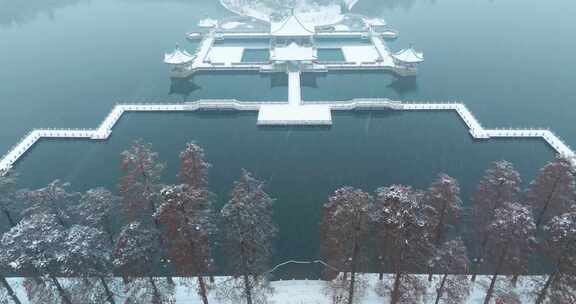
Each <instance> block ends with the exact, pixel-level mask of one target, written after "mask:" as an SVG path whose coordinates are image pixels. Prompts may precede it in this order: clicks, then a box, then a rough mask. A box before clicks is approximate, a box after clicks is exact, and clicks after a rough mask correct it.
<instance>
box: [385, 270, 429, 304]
mask: <svg viewBox="0 0 576 304" xmlns="http://www.w3.org/2000/svg"><path fill="white" fill-rule="evenodd" d="M426 290H427V288H426V284H425V280H423V279H421V278H420V277H419V276H418V275H413V274H404V275H402V276H401V277H398V276H395V279H394V280H393V281H380V282H379V284H378V285H377V286H376V290H375V291H376V294H378V295H379V296H381V297H389V298H394V297H396V298H397V300H396V303H402V304H420V303H424V297H425V296H426Z"/></svg>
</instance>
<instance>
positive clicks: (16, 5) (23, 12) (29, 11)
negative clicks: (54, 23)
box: [0, 0, 90, 27]
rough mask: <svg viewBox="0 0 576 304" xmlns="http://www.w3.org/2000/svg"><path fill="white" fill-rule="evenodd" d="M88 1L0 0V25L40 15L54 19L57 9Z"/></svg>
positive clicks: (22, 21) (23, 22)
mask: <svg viewBox="0 0 576 304" xmlns="http://www.w3.org/2000/svg"><path fill="white" fill-rule="evenodd" d="M88 2H90V0H25V1H14V0H0V26H3V27H10V26H12V25H23V24H25V23H28V22H30V21H33V20H34V19H36V18H37V17H38V16H40V15H46V16H48V18H50V19H51V20H54V18H55V11H56V10H57V9H60V8H64V7H67V6H71V5H76V4H78V3H88Z"/></svg>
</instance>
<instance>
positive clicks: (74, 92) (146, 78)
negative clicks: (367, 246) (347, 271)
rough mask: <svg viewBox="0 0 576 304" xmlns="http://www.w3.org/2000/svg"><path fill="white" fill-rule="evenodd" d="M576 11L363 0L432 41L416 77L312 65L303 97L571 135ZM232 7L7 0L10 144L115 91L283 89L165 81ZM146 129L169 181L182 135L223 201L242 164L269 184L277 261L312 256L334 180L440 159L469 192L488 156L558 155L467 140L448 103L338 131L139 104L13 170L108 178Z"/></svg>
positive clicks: (345, 121)
mask: <svg viewBox="0 0 576 304" xmlns="http://www.w3.org/2000/svg"><path fill="white" fill-rule="evenodd" d="M575 9H576V3H575V2H573V1H570V0H550V1H547V2H541V1H534V0H528V1H526V0H509V1H488V0H470V1H459V0H437V1H425V0H421V1H418V0H415V1H379V0H361V1H360V3H359V5H358V7H357V8H356V9H355V10H356V11H357V12H361V13H366V14H370V15H372V16H383V17H385V18H386V20H388V22H389V23H390V24H391V25H393V26H394V27H396V28H397V29H398V30H399V31H400V34H401V36H400V38H399V39H398V40H397V41H395V42H393V43H391V47H392V48H393V49H398V48H401V47H405V46H407V45H408V44H409V43H412V42H414V43H416V46H417V47H418V48H421V49H423V50H424V52H425V57H426V62H425V63H424V65H423V66H422V67H421V70H420V75H419V76H418V77H417V78H408V79H400V80H399V79H396V78H395V77H394V76H392V75H389V74H381V73H331V74H327V75H304V76H303V80H302V83H303V85H304V91H303V94H304V98H305V99H306V100H346V99H350V98H354V97H389V98H393V99H403V100H437V101H438V100H451V101H462V102H465V103H466V104H467V105H468V107H469V108H470V109H471V110H472V111H473V112H474V113H475V114H476V116H477V117H478V119H479V120H480V121H481V122H482V123H483V124H484V125H485V126H488V127H505V126H512V127H526V126H530V127H547V126H549V127H551V128H552V129H553V130H554V131H556V133H558V134H559V135H560V136H561V137H562V138H564V139H565V140H566V141H567V142H568V143H571V144H572V145H574V146H576V133H575V131H576V127H575V125H574V117H575V115H576V107H575V106H574V104H573V103H574V100H575V99H574V97H573V93H574V89H573V88H574V85H575V84H576V82H575V78H574V74H573V73H574V71H575V70H576V61H575V59H574V58H575V57H574V56H573V54H575V53H576V42H575V41H574V39H572V36H573V33H572V31H573V29H574V27H575V21H574V18H573V12H574V11H575ZM229 15H230V14H229V13H227V12H226V11H225V10H224V9H223V8H221V7H220V6H219V4H218V3H217V2H216V1H208V0H204V1H200V0H194V1H175V0H174V1H162V2H161V3H160V2H158V1H138V0H101V1H74V0H63V1H58V0H52V1H38V0H36V1H27V2H21V1H17V2H14V1H6V0H0V106H1V108H0V109H1V110H0V151H2V152H3V151H5V150H7V149H8V148H9V147H10V146H11V145H12V144H14V143H15V142H16V141H17V140H18V138H19V137H20V136H22V135H24V134H25V133H26V131H27V130H29V129H31V128H34V127H94V126H96V125H98V123H99V122H100V121H101V120H102V119H103V118H104V116H105V115H106V114H107V113H108V111H109V110H110V108H111V107H112V105H113V104H115V103H116V102H123V101H145V100H149V101H159V100H160V101H182V100H193V99H198V98H237V99H240V100H285V99H286V77H285V76H284V75H259V74H256V73H255V74H236V73H232V74H230V73H202V74H199V75H197V76H195V77H194V79H193V80H192V81H177V82H171V81H170V79H169V77H168V73H167V68H166V67H165V66H164V65H163V64H162V62H161V60H162V55H163V52H164V51H168V50H170V49H172V48H173V47H174V45H175V44H176V43H179V44H180V45H182V46H186V47H188V48H189V50H190V51H192V50H193V47H194V45H192V44H190V43H188V42H186V41H185V39H184V33H185V32H186V31H189V30H194V29H195V24H196V23H197V21H198V20H199V19H202V18H204V17H207V16H211V17H216V18H218V17H223V16H229ZM170 93H172V94H170ZM140 137H141V138H144V139H145V140H147V141H150V142H152V143H153V144H154V146H155V148H156V149H157V150H158V151H159V152H160V155H161V157H162V158H163V159H165V160H166V161H167V165H168V170H167V172H166V182H171V181H174V180H175V178H174V175H175V172H176V169H177V154H178V152H179V150H180V149H182V148H183V147H184V145H185V143H186V142H187V141H190V140H194V141H197V142H198V143H200V144H201V145H202V146H204V147H205V149H206V151H207V155H208V158H209V160H210V161H211V162H212V163H213V165H214V167H213V170H212V172H211V184H212V187H213V189H214V191H215V192H216V193H217V194H218V195H219V198H220V200H221V201H220V203H222V202H223V201H224V200H225V199H226V196H227V193H228V191H229V189H230V186H231V184H232V181H233V180H234V179H235V178H237V177H238V175H239V172H240V168H247V169H248V170H251V171H253V172H254V173H255V174H256V175H258V176H259V177H260V178H262V179H264V180H266V181H267V182H268V189H269V192H270V193H271V194H272V195H273V196H274V197H276V198H277V202H276V217H277V220H278V223H279V225H280V231H281V234H280V238H279V241H278V244H277V254H276V256H275V260H284V259H288V258H301V259H304V258H306V259H308V258H313V257H315V256H316V254H317V251H318V243H317V241H318V238H317V232H316V231H317V223H318V217H319V210H320V207H321V204H322V203H324V202H325V200H326V198H327V196H328V194H329V193H330V192H331V191H332V190H334V189H335V188H336V187H339V186H342V185H348V184H350V185H353V186H358V187H362V188H364V189H366V190H370V191H372V190H374V189H375V188H376V187H378V186H382V185H386V184H390V183H406V184H411V185H414V186H417V187H425V186H426V185H427V184H428V183H429V182H430V181H431V180H432V178H433V177H434V175H436V174H437V173H438V172H440V171H444V172H447V173H448V174H451V175H453V176H455V177H456V178H458V179H459V180H460V182H461V183H462V188H463V193H464V198H465V199H467V198H468V197H469V195H470V192H471V190H472V189H473V186H474V183H475V182H476V181H477V180H478V179H479V177H480V176H481V174H482V171H483V170H484V169H485V168H486V167H487V166H488V164H489V163H490V162H491V161H494V160H498V159H508V160H510V161H513V162H514V163H515V164H516V166H517V168H518V169H519V170H520V172H521V173H522V175H523V177H524V179H525V180H530V179H531V178H532V177H533V176H534V174H535V172H536V170H537V169H538V168H539V167H540V166H542V165H543V164H544V163H545V162H546V161H548V160H549V159H550V158H551V157H552V155H553V153H552V151H551V150H550V149H549V148H548V147H547V146H545V144H544V143H543V142H541V141H536V140H528V141H508V140H491V141H487V142H478V141H473V140H472V139H471V138H470V136H469V135H468V134H467V132H466V129H465V127H464V125H463V124H462V123H461V122H460V120H459V119H458V118H457V116H456V115H455V114H454V113H396V112H377V113H338V114H336V115H335V116H334V125H333V127H332V128H329V129H325V128H258V127H257V126H256V114H210V113H198V114H182V113H178V114H174V113H173V114H166V113H164V114H160V113H148V114H130V115H128V116H126V117H124V118H123V119H122V120H121V121H120V123H119V124H118V126H117V127H116V128H115V130H114V133H113V135H112V137H111V138H110V140H109V141H107V142H100V143H96V142H87V141H61V140H58V141H51V140H45V141H42V142H40V144H38V145H37V146H36V147H35V148H34V149H33V150H32V151H31V153H29V154H28V155H27V156H26V157H25V158H24V159H23V160H22V161H21V162H20V163H19V164H18V166H17V170H18V171H19V173H20V174H21V186H22V187H38V186H41V185H44V184H45V183H47V182H49V181H51V180H52V179H55V178H61V179H63V180H67V181H71V182H72V183H73V187H74V188H76V189H78V190H82V189H87V188H90V187H95V186H99V185H104V186H108V187H110V188H114V187H115V183H116V181H117V178H118V175H119V169H118V167H119V153H120V152H121V151H122V150H124V149H126V148H128V147H129V145H130V142H131V141H132V140H133V139H135V138H140Z"/></svg>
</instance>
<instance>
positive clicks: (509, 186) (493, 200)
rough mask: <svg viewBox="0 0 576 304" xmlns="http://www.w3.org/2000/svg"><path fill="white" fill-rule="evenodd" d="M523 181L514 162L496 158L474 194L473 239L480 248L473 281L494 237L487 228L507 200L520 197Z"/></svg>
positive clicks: (473, 242)
mask: <svg viewBox="0 0 576 304" xmlns="http://www.w3.org/2000/svg"><path fill="white" fill-rule="evenodd" d="M521 183H522V181H521V179H520V174H519V173H518V172H517V171H516V170H515V169H514V166H512V164H511V163H509V162H506V161H497V162H494V163H493V164H492V166H491V167H490V168H489V169H488V170H486V172H485V174H484V176H483V177H482V179H481V180H480V183H479V184H478V187H477V189H476V192H475V193H474V196H473V198H472V200H473V207H472V208H473V210H472V215H473V224H474V227H475V229H474V234H473V235H472V236H470V239H471V244H473V245H474V246H473V247H475V248H474V249H475V252H476V256H475V258H474V261H473V265H472V266H473V267H472V268H473V269H471V270H472V278H471V280H472V281H475V279H476V275H477V274H478V272H479V271H480V266H481V265H482V264H483V262H484V258H485V249H486V245H487V243H488V240H489V239H490V234H489V233H488V232H487V229H488V225H489V224H490V223H491V222H492V220H493V219H494V211H495V210H497V209H498V208H500V207H502V206H503V205H504V203H506V202H516V201H518V195H519V194H520V186H521ZM476 244H479V246H478V245H476Z"/></svg>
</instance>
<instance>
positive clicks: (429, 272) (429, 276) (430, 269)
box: [428, 267, 434, 282]
mask: <svg viewBox="0 0 576 304" xmlns="http://www.w3.org/2000/svg"><path fill="white" fill-rule="evenodd" d="M433 277H434V275H433V274H432V267H429V268H428V282H432V278H433Z"/></svg>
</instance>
